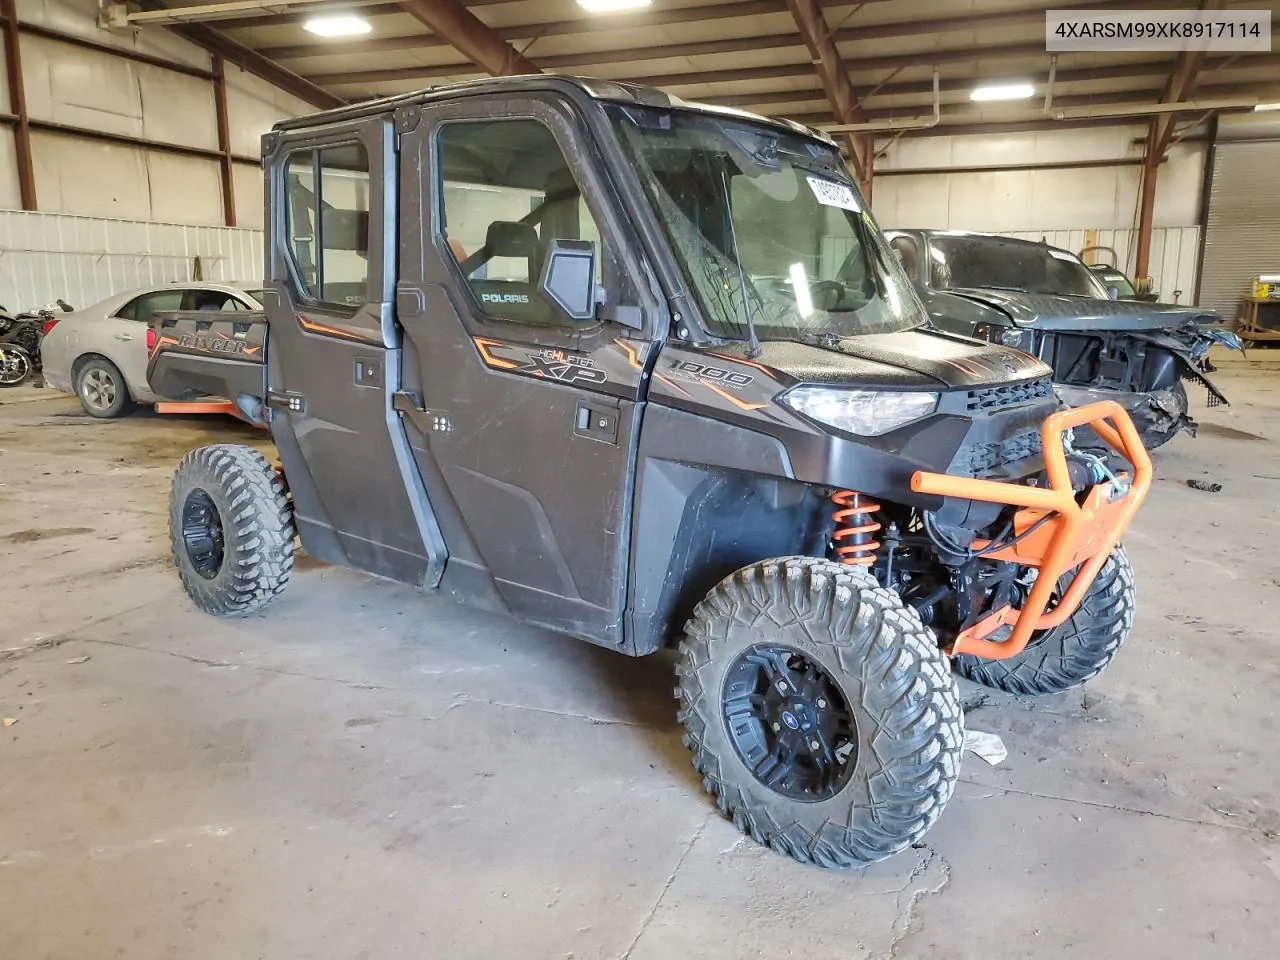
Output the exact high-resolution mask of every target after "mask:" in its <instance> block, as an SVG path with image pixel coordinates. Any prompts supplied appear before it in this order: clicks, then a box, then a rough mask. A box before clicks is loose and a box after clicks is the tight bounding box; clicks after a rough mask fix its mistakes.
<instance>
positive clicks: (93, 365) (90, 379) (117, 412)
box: [76, 357, 135, 420]
mask: <svg viewBox="0 0 1280 960" xmlns="http://www.w3.org/2000/svg"><path fill="white" fill-rule="evenodd" d="M76 396H77V397H79V398H80V406H82V407H84V412H85V413H87V414H88V415H89V416H91V417H97V418H98V419H99V420H114V419H115V418H116V417H123V416H125V415H126V414H129V413H132V412H133V408H134V406H135V404H134V402H133V398H132V397H131V396H129V385H128V384H127V383H125V379H124V374H123V373H121V372H120V368H119V367H117V366H116V365H115V364H114V363H112V362H111V361H110V360H107V359H106V358H105V357H90V358H89V359H88V360H86V361H84V363H82V364H80V369H79V370H77V371H76Z"/></svg>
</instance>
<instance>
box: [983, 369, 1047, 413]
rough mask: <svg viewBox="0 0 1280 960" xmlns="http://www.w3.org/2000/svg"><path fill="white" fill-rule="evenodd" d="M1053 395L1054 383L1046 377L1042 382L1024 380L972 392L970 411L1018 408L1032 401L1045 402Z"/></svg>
mask: <svg viewBox="0 0 1280 960" xmlns="http://www.w3.org/2000/svg"><path fill="white" fill-rule="evenodd" d="M1052 393H1053V382H1052V381H1051V380H1050V379H1049V378H1048V377H1045V378H1043V379H1041V380H1024V381H1023V382H1022V383H1010V384H1008V385H1006V386H1003V387H984V388H983V389H981V390H970V391H969V397H968V409H969V410H970V411H974V410H982V411H987V410H1001V409H1003V408H1005V407H1016V406H1018V404H1021V403H1030V402H1031V401H1032V400H1043V399H1045V398H1046V397H1048V396H1050V395H1051V394H1052Z"/></svg>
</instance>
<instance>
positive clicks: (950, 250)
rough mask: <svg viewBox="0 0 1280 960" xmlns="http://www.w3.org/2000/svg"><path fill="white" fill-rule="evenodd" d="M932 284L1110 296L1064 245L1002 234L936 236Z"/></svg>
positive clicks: (1085, 295) (1103, 298) (1073, 295)
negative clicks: (1041, 242) (1053, 244)
mask: <svg viewBox="0 0 1280 960" xmlns="http://www.w3.org/2000/svg"><path fill="white" fill-rule="evenodd" d="M929 246H930V250H929V255H930V257H931V258H932V260H933V263H932V265H931V267H930V273H931V276H932V280H931V283H930V286H932V287H935V288H937V289H944V290H945V289H948V288H960V289H963V288H978V289H982V288H986V289H988V290H991V289H995V290H1016V291H1020V292H1022V293H1042V294H1052V295H1058V296H1065V297H1091V298H1095V299H1102V300H1105V299H1107V291H1106V290H1104V289H1103V288H1102V286H1101V284H1099V283H1098V280H1097V278H1096V277H1095V276H1094V275H1093V271H1091V270H1090V269H1089V268H1088V267H1086V266H1085V265H1084V264H1083V263H1082V262H1081V261H1080V260H1079V259H1078V258H1077V257H1074V256H1072V255H1071V254H1069V253H1067V252H1066V251H1065V250H1057V249H1055V248H1053V247H1047V246H1043V245H1041V244H1036V243H1025V242H1021V241H1017V240H1001V239H1000V238H999V237H971V236H946V235H942V236H935V237H933V238H932V239H931V240H930V244H929Z"/></svg>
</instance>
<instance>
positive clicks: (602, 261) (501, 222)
mask: <svg viewBox="0 0 1280 960" xmlns="http://www.w3.org/2000/svg"><path fill="white" fill-rule="evenodd" d="M399 126H400V127H401V129H403V130H405V131H406V132H405V133H404V134H403V135H402V139H401V163H402V183H404V185H405V188H406V189H404V190H403V191H402V200H401V224H402V225H403V226H404V235H403V237H402V244H401V264H400V284H399V289H398V298H397V305H398V315H399V319H400V323H401V325H402V327H403V329H404V334H405V350H404V362H405V371H404V383H405V387H406V393H405V397H404V398H403V399H402V402H401V409H402V411H403V415H404V418H405V421H406V424H407V425H408V429H409V435H410V438H411V441H410V442H411V446H412V448H413V451H414V454H415V456H416V457H417V460H418V463H419V465H420V466H421V468H422V471H423V475H424V477H425V478H426V479H427V483H428V487H429V489H433V502H436V503H438V504H445V503H447V504H448V507H447V510H446V509H445V508H444V507H443V506H442V508H441V510H440V511H439V516H440V523H441V527H442V529H443V530H444V532H445V537H446V540H447V541H448V544H449V555H450V559H449V567H448V570H447V571H446V574H445V579H444V583H443V585H444V586H446V587H449V586H452V587H453V588H454V589H456V590H458V591H460V592H463V593H466V594H468V595H471V596H474V595H476V594H478V593H481V592H482V591H483V590H485V589H487V590H489V591H490V592H491V594H496V596H494V600H495V601H497V602H498V603H499V604H501V605H503V606H506V607H508V608H509V609H511V610H512V611H514V612H516V613H518V614H519V615H520V616H522V617H523V618H525V619H526V620H528V621H530V622H534V623H539V624H543V625H546V626H550V627H552V628H554V629H556V630H560V631H563V632H566V633H570V634H573V635H575V636H578V637H581V638H583V639H588V640H591V641H594V642H597V643H603V644H606V645H619V644H622V643H623V642H624V640H625V638H624V636H623V625H622V614H623V610H624V607H625V594H626V573H627V569H626V566H627V546H628V543H627V541H628V531H629V530H630V519H631V500H632V485H633V482H634V472H635V454H636V447H637V439H638V434H639V428H640V417H641V412H642V408H643V403H642V397H643V393H644V387H645V383H646V378H647V376H648V374H647V372H646V363H647V361H648V359H649V357H650V353H651V350H652V349H653V348H654V347H655V344H654V342H653V333H652V331H654V330H655V329H665V327H664V326H662V325H661V324H662V321H663V319H664V318H665V316H666V314H665V306H663V305H661V303H660V302H659V301H658V300H657V298H656V297H655V296H654V294H653V292H652V291H653V290H655V289H656V284H654V283H653V282H652V281H651V280H649V279H648V277H647V275H646V274H645V272H644V267H643V265H642V263H641V262H640V261H639V260H638V258H636V255H635V254H634V253H633V251H635V250H637V249H639V248H640V244H639V243H638V242H636V241H635V240H634V238H632V237H630V236H629V234H628V233H627V229H628V228H627V225H626V224H625V223H624V222H622V220H621V218H620V217H619V216H618V214H617V204H616V202H615V203H613V204H610V202H609V201H608V200H607V199H606V198H607V197H608V196H609V193H608V187H607V184H606V182H605V181H604V180H603V178H602V175H601V172H600V169H599V167H598V166H597V165H596V164H595V163H594V162H593V161H592V159H591V158H592V156H593V150H592V147H591V143H590V142H589V140H588V138H587V135H586V132H585V131H584V129H583V127H582V125H581V123H580V122H579V121H575V119H574V115H573V114H572V110H571V108H570V107H569V106H568V105H567V104H566V103H564V102H562V101H559V100H556V99H552V98H548V99H546V100H541V99H537V98H536V97H531V98H529V99H524V98H520V99H512V100H503V101H501V102H498V103H495V102H493V101H492V100H488V99H486V100H480V99H478V98H477V99H471V100H460V101H455V102H453V103H447V104H441V105H430V104H428V105H426V106H423V107H415V108H413V109H412V110H409V111H407V112H405V114H404V115H403V116H402V117H401V118H400V122H399ZM554 240H562V241H578V242H579V244H578V246H579V247H581V241H588V242H589V243H590V244H591V245H592V249H593V250H594V253H595V258H594V269H595V275H596V280H597V282H598V284H599V290H600V291H601V293H600V294H599V297H598V300H599V305H598V308H597V309H596V310H595V311H594V315H593V316H591V317H589V318H588V319H585V320H583V321H581V322H574V321H571V320H569V319H566V317H565V316H564V315H562V314H561V313H560V312H558V311H557V310H556V309H555V308H554V307H553V305H552V304H551V303H550V302H549V301H548V300H547V299H545V298H544V297H543V296H542V295H541V293H540V292H539V278H540V275H541V273H542V271H543V268H544V265H545V261H546V259H547V251H548V248H549V245H550V244H551V243H552V241H554ZM435 490H438V491H439V495H438V496H437V495H435V493H434V491H435Z"/></svg>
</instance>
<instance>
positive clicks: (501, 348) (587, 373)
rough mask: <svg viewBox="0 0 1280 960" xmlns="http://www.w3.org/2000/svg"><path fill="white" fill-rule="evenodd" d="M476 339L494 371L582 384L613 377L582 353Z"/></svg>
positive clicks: (474, 339)
mask: <svg viewBox="0 0 1280 960" xmlns="http://www.w3.org/2000/svg"><path fill="white" fill-rule="evenodd" d="M472 340H473V341H474V342H475V345H476V349H477V350H479V351H480V359H481V360H483V361H484V365H485V366H486V367H488V368H489V369H491V370H506V371H509V372H511V373H523V374H528V375H529V376H534V377H541V378H543V379H546V380H558V381H560V382H561V383H573V384H580V385H587V384H593V383H604V382H605V381H606V380H608V379H609V375H608V374H606V373H605V372H604V371H603V370H601V369H599V368H597V367H596V363H595V361H594V360H592V359H591V358H590V357H585V356H583V355H581V354H577V353H569V352H568V351H566V350H557V349H551V348H546V347H537V348H531V347H520V346H517V345H515V344H510V343H503V342H502V341H500V340H489V339H487V338H485V337H472Z"/></svg>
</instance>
